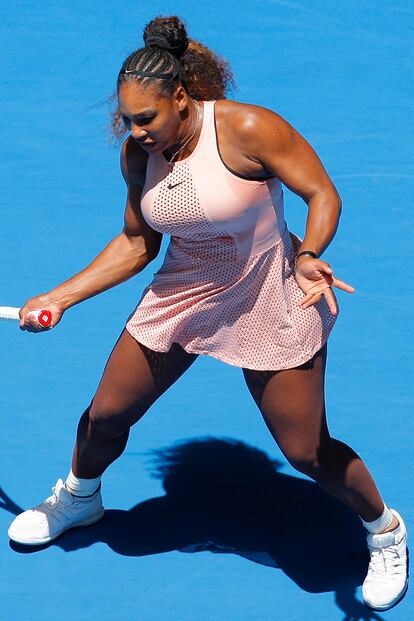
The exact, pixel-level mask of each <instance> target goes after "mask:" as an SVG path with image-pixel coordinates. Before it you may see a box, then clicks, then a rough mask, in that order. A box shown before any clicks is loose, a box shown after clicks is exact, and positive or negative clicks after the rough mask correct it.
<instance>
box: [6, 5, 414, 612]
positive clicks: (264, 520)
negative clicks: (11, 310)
mask: <svg viewBox="0 0 414 621" xmlns="http://www.w3.org/2000/svg"><path fill="white" fill-rule="evenodd" d="M157 14H163V15H169V14H178V15H180V16H181V17H183V18H184V19H185V20H186V22H187V25H188V28H189V32H190V35H191V36H192V37H193V38H195V39H199V40H201V41H202V42H204V43H205V44H207V45H209V46H210V47H211V48H213V49H214V50H216V51H218V52H220V53H221V54H222V55H223V56H225V57H226V58H227V59H228V60H229V61H230V62H231V65H232V67H233V70H234V73H235V77H236V81H237V85H238V90H237V91H235V92H234V94H233V97H234V98H235V99H238V100H240V101H244V102H251V103H257V104H260V105H263V106H266V107H269V108H271V109H273V110H275V111H277V112H278V113H280V114H281V115H282V116H284V117H285V118H286V119H287V120H288V121H290V123H292V124H293V125H294V126H295V127H296V128H297V129H298V130H299V131H300V132H301V133H302V134H303V135H304V136H305V137H306V138H307V139H308V140H309V141H310V142H311V144H312V145H313V146H314V148H315V149H316V150H317V152H318V154H319V155H320V157H321V159H322V161H323V162H324V164H325V167H326V168H327V170H328V172H329V174H330V175H331V177H332V178H333V180H334V182H335V184H336V185H337V188H338V190H339V192H340V194H341V196H342V199H343V204H344V209H343V215H342V219H341V224H340V228H339V230H338V233H337V235H336V237H335V240H334V241H333V243H332V244H331V246H330V247H329V248H328V250H327V252H326V253H325V258H326V259H327V260H328V261H329V262H330V263H331V264H332V265H333V267H334V270H335V273H336V274H337V275H338V277H340V278H343V279H344V280H345V281H346V282H349V283H350V284H352V285H353V286H355V287H356V289H357V292H356V294H355V295H353V296H351V295H347V294H345V293H342V294H341V293H339V294H338V298H339V302H340V306H341V316H340V318H339V320H338V322H337V325H336V327H335V330H334V332H333V335H332V337H331V339H330V348H329V362H328V372H327V402H328V416H329V421H330V428H331V432H332V434H333V435H334V436H335V437H338V438H340V439H342V440H343V441H345V442H347V443H348V444H350V445H351V446H352V447H353V448H354V449H355V450H356V451H357V452H359V453H360V454H361V456H362V457H363V458H364V460H365V461H366V463H367V465H368V467H369V468H370V470H371V472H372V473H373V475H374V478H375V480H376V482H377V483H378V486H379V488H380V490H381V492H382V494H383V496H384V498H385V500H386V502H387V503H388V504H389V505H390V506H391V507H395V508H397V509H398V510H399V511H400V512H401V513H402V514H403V515H404V516H405V518H406V521H407V525H408V527H409V528H411V531H413V529H414V504H413V500H412V481H413V476H414V467H413V457H412V455H413V451H412V447H413V430H414V424H413V416H412V409H413V397H412V359H413V342H414V339H413V336H414V335H413V310H412V309H413V286H412V265H413V243H414V236H413V232H412V231H413V204H412V202H413V200H412V199H413V195H414V160H413V154H412V153H413V146H412V145H413V135H414V114H413V99H414V88H413V84H414V82H413V77H414V76H413V66H414V65H413V47H412V40H413V35H414V7H413V4H412V2H408V0H400V1H399V2H398V3H394V2H386V1H385V0H376V1H375V2H374V1H370V0H364V1H362V2H357V1H356V0H349V1H348V2H341V1H340V2H337V1H334V0H312V1H311V0H309V1H307V2H304V1H301V0H291V1H280V2H277V1H271V0H269V1H266V2H264V1H263V0H262V1H258V0H251V1H250V2H248V3H247V2H246V3H243V2H235V1H234V0H231V1H229V2H224V3H221V2H218V1H217V0H212V1H210V2H208V3H207V2H195V3H188V2H183V1H182V0H176V2H174V3H173V2H155V3H130V2H125V1H124V0H117V1H116V2H115V0H108V1H105V0H104V1H103V2H97V1H96V0H93V1H91V2H80V1H79V0H69V1H68V2H46V1H45V0H38V1H29V0H17V1H16V2H13V3H3V4H2V7H1V13H0V24H1V25H0V29H1V40H2V51H1V63H0V72H1V80H2V88H1V93H0V101H1V119H2V141H1V146H0V158H1V166H0V171H1V188H2V241H1V247H0V253H1V266H2V269H1V300H0V304H1V305H10V306H20V305H22V304H23V302H24V301H25V299H26V298H28V297H30V296H33V295H36V294H38V293H41V292H44V291H47V290H49V289H50V288H52V287H53V286H55V285H56V284H58V283H59V282H62V281H63V280H65V279H66V278H68V277H69V276H71V275H72V274H74V273H75V272H77V271H79V270H80V269H81V268H82V267H83V266H85V265H86V264H87V263H88V262H89V261H90V260H91V259H92V258H93V257H94V256H95V255H96V254H97V253H98V252H99V251H100V250H101V249H102V248H103V247H104V245H106V243H107V242H108V241H109V240H110V239H111V238H112V237H113V236H115V235H116V234H117V233H118V232H119V231H120V229H121V227H122V221H123V220H122V219H123V210H124V203H125V188H124V183H123V180H122V178H121V175H120V172H119V148H115V147H114V146H112V145H111V142H110V140H109V135H108V132H107V129H106V125H107V122H108V116H107V114H108V110H107V106H106V104H105V103H103V104H102V105H99V104H101V103H102V102H105V99H106V97H107V96H108V95H110V94H111V93H112V92H113V90H114V87H115V81H116V76H117V72H118V70H119V67H120V65H121V63H122V61H123V60H124V58H125V57H126V56H127V54H128V53H129V52H130V51H132V50H134V49H136V48H137V47H140V46H141V41H142V40H141V33H142V29H143V26H144V25H145V23H147V21H149V20H150V19H151V18H152V17H154V16H155V15H157ZM305 217H306V205H305V204H304V203H303V202H302V201H301V200H300V199H299V198H298V197H296V196H294V195H293V194H291V193H290V192H288V191H286V219H287V222H288V224H289V228H290V229H291V230H292V231H294V232H296V233H298V234H302V232H303V227H304V223H305ZM166 243H167V240H164V242H163V244H164V245H163V248H164V249H165V247H166ZM162 257H163V253H161V254H160V255H159V257H158V258H157V260H156V261H155V262H154V263H152V264H150V265H149V266H148V267H147V268H146V270H145V271H144V272H143V273H141V274H139V275H138V276H137V277H135V278H134V279H132V280H131V281H129V282H128V283H125V284H123V285H121V286H119V287H117V288H115V289H113V290H111V291H109V292H107V293H105V294H103V295H101V296H100V297H98V298H95V299H92V300H89V301H87V302H85V303H84V304H82V305H80V306H77V307H74V308H73V309H72V310H70V311H69V312H68V313H67V314H66V315H65V317H64V319H63V321H62V323H61V324H60V325H59V326H58V327H57V329H56V330H54V331H52V332H50V333H46V334H29V333H22V332H20V331H19V329H18V327H17V324H13V323H11V322H2V323H1V325H0V339H1V344H2V356H1V358H0V361H1V375H0V378H1V386H0V400H1V401H0V408H1V419H2V437H3V439H2V451H1V455H0V486H1V499H0V567H1V570H0V571H1V579H0V602H1V603H0V618H1V619H5V620H7V621H15V620H16V621H29V620H30V621H40V620H42V621H44V620H45V619H49V618H55V619H59V620H60V621H67V620H69V619H70V620H72V619H79V620H89V619H100V620H101V621H115V620H118V619H139V620H140V621H159V620H160V619H166V620H168V621H176V620H178V619H179V620H180V621H183V620H186V621H187V620H188V621H190V620H191V621H213V620H214V621H218V620H221V619H229V620H231V621H254V620H260V621H271V620H275V621H276V620H278V621H279V620H282V619H283V620H286V621H287V620H288V621H302V620H306V621H314V620H315V621H316V620H318V621H373V620H375V621H377V620H380V619H384V620H385V619H390V620H391V619H398V621H408V620H409V621H411V620H412V619H413V618H414V606H413V597H412V593H410V592H409V593H408V595H407V597H406V598H405V599H404V601H403V602H401V604H400V605H399V606H397V607H396V608H394V609H393V610H391V611H389V612H387V613H384V614H376V613H373V612H370V611H369V610H368V609H366V608H365V607H364V606H363V605H362V604H361V603H360V602H361V600H360V585H361V583H362V579H363V576H364V571H365V567H366V551H365V547H364V532H363V530H362V527H361V525H360V522H359V520H358V518H357V517H355V515H354V514H353V513H352V512H351V511H350V510H348V509H347V508H345V507H344V506H343V505H341V504H340V503H339V502H337V501H335V500H333V499H332V498H330V497H329V496H327V495H326V494H325V493H324V492H322V491H320V489H319V488H318V487H317V486H316V484H315V483H313V482H312V481H311V480H310V479H307V478H306V477H305V476H301V475H300V474H299V473H298V472H296V471H295V470H293V468H291V467H290V466H289V465H288V464H287V463H286V461H285V460H284V458H283V456H282V455H281V453H280V451H279V450H278V448H277V446H276V445H275V443H274V441H273V440H272V438H271V436H270V435H269V433H268V431H267V429H266V427H265V425H264V423H263V422H262V419H261V416H260V413H259V411H258V410H257V408H256V406H255V404H254V402H253V400H252V399H251V397H250V395H249V393H248V391H247V388H246V387H245V385H244V381H243V378H242V373H241V371H240V369H238V368H236V367H232V366H230V365H226V364H224V363H222V362H219V361H217V360H215V359H213V358H209V357H207V356H203V357H200V358H199V359H198V361H197V362H196V363H195V365H194V366H193V367H192V368H191V369H190V370H189V371H188V372H187V374H186V375H184V376H183V377H182V378H181V379H180V380H179V381H178V383H177V384H176V385H175V386H174V387H173V388H172V389H171V390H170V391H169V392H168V393H166V394H165V395H164V396H163V397H162V398H161V399H160V400H159V401H158V402H157V403H156V405H154V406H153V408H152V409H151V410H150V412H149V413H148V414H147V415H146V416H145V418H144V419H143V420H142V421H141V422H140V423H139V424H138V425H137V427H136V428H135V429H134V430H133V433H132V434H131V438H130V441H129V444H128V447H127V450H126V452H125V454H124V455H123V456H122V457H121V458H120V459H119V460H118V461H117V462H116V463H115V464H114V465H113V466H112V467H111V468H110V469H109V470H108V472H107V473H106V475H105V477H104V482H103V492H104V501H105V506H106V507H107V509H108V511H107V515H106V516H105V518H104V519H103V520H102V522H100V523H99V524H97V525H95V526H92V527H88V528H85V529H79V530H74V531H71V532H68V533H67V534H65V535H63V536H61V537H60V538H59V539H58V540H57V541H56V542H54V543H53V544H51V545H49V546H45V547H43V548H23V547H19V546H17V545H16V546H12V545H11V544H10V543H9V540H8V537H7V528H8V525H9V523H10V521H11V520H12V519H13V517H14V515H15V514H16V513H18V512H20V511H21V510H22V509H25V508H28V507H30V506H33V505H34V504H37V503H38V502H40V501H41V500H43V499H44V498H45V497H46V496H48V495H49V494H50V490H51V487H52V485H54V483H55V482H56V480H57V478H58V477H65V476H66V474H67V472H68V469H69V465H70V457H71V452H72V446H73V440H74V434H75V429H76V425H77V421H78V417H79V416H80V414H81V413H82V411H83V410H84V408H85V407H86V406H87V404H88V403H89V401H90V398H91V396H92V395H93V393H94V391H95V388H96V385H97V382H98V381H99V378H100V375H101V372H102V369H103V366H104V364H105V361H106V359H107V356H108V354H109V352H110V350H111V348H112V346H113V344H114V342H115V340H116V338H117V336H118V335H119V333H120V331H121V330H122V328H123V325H124V322H125V319H126V318H127V316H128V315H129V313H130V312H131V310H132V309H133V308H134V307H135V305H136V302H137V300H138V299H139V297H140V295H141V292H142V289H143V287H144V286H145V285H146V284H147V283H148V282H149V281H150V279H151V278H152V274H153V272H155V271H156V269H158V266H159V265H160V263H161V261H162Z"/></svg>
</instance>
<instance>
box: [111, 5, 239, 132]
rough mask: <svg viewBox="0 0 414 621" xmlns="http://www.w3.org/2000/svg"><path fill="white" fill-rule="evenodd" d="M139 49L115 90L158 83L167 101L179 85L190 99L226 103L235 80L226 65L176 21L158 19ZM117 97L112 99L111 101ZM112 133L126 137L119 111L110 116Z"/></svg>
mask: <svg viewBox="0 0 414 621" xmlns="http://www.w3.org/2000/svg"><path fill="white" fill-rule="evenodd" d="M143 38H144V43H145V47H142V48H140V49H138V50H136V51H135V52H132V54H130V55H129V56H128V57H127V58H126V60H125V61H124V63H123V64H122V67H121V70H120V72H119V74H118V81H117V90H118V89H119V87H120V86H121V85H122V84H124V83H128V82H131V81H138V82H139V84H140V85H142V86H144V87H145V86H147V85H150V84H154V83H157V84H158V87H159V89H160V91H161V93H162V94H163V95H164V96H166V97H168V96H171V95H172V93H173V92H174V90H175V88H176V86H177V85H178V84H181V85H182V86H183V87H184V88H185V90H186V91H187V93H188V94H189V95H190V97H192V98H193V99H197V100H211V99H225V97H226V93H227V91H228V90H229V89H230V88H234V86H235V84H234V78H233V74H232V71H231V69H230V65H229V63H228V62H227V61H226V60H225V59H224V58H221V57H220V56H218V55H217V54H215V53H214V52H212V51H211V50H209V48H208V47H206V46H205V45H203V44H202V43H199V42H198V41H194V40H192V39H189V38H188V36H187V32H186V28H185V25H184V23H183V22H182V20H181V19H180V18H179V17H176V16H172V17H162V16H158V17H155V18H154V19H153V20H151V21H150V22H149V23H148V24H147V25H146V26H145V29H144V35H143ZM115 98H116V94H114V95H113V96H112V98H111V99H112V100H113V101H114V100H115ZM111 127H112V132H113V134H114V136H115V137H116V138H117V139H120V138H122V136H123V135H124V134H125V131H126V130H125V127H124V125H123V122H122V118H121V114H120V112H119V110H118V109H116V110H115V111H114V112H113V113H112V122H111Z"/></svg>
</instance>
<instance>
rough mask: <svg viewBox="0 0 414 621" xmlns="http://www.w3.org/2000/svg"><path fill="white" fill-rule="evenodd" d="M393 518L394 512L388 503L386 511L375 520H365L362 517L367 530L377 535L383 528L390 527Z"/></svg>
mask: <svg viewBox="0 0 414 621" xmlns="http://www.w3.org/2000/svg"><path fill="white" fill-rule="evenodd" d="M393 519H394V515H393V513H392V512H391V511H390V510H389V509H388V507H387V505H384V511H383V512H382V514H381V515H380V516H379V518H377V519H376V520H374V521H373V522H365V521H364V520H362V518H361V521H362V523H363V525H364V526H365V528H366V529H367V531H368V532H369V533H371V535H375V534H377V533H381V532H382V531H383V530H385V529H386V528H388V526H389V525H390V524H391V522H392V521H393Z"/></svg>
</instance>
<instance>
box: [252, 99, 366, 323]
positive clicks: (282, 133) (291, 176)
mask: <svg viewBox="0 0 414 621" xmlns="http://www.w3.org/2000/svg"><path fill="white" fill-rule="evenodd" d="M248 108H249V109H250V110H249V111H248V112H247V114H246V110H245V115H244V119H245V127H244V130H245V137H246V138H247V136H250V140H249V142H250V148H249V151H250V153H249V154H247V153H246V155H248V156H249V157H250V159H251V160H252V162H255V163H259V164H261V166H262V167H263V168H264V169H265V170H266V171H267V172H268V173H270V174H272V175H274V176H276V177H278V178H279V179H280V180H281V181H282V183H284V184H285V185H286V186H287V187H288V188H289V189H290V190H292V191H293V192H294V193H295V194H298V195H299V196H300V197H301V198H302V199H303V200H304V201H305V203H306V204H307V206H308V217H307V222H306V233H305V237H304V239H303V243H302V245H301V247H300V249H299V253H300V252H301V251H303V250H311V251H312V252H314V253H315V254H316V255H317V256H318V257H319V256H320V255H321V254H322V253H323V251H324V250H325V249H326V247H327V246H328V245H329V243H330V242H331V240H332V238H333V237H334V235H335V232H336V229H337V227H338V221H339V216H340V213H341V207H342V205H341V199H340V197H339V194H338V192H337V191H336V188H335V186H334V184H333V183H332V181H331V179H330V178H329V176H328V174H327V172H326V170H325V169H324V167H323V165H322V162H321V161H320V159H319V157H318V156H317V154H316V153H315V151H314V149H313V148H312V147H311V146H310V144H309V143H308V142H307V141H306V140H305V139H304V138H303V137H302V136H301V135H300V134H299V133H298V132H297V131H296V130H295V129H294V128H293V127H292V126H291V125H290V124H289V123H288V122H287V121H285V120H284V119H283V118H282V117H281V116H279V115H278V114H275V113H274V112H272V111H270V110H267V109H265V108H259V107H256V106H248ZM243 133H244V132H243ZM295 275H296V280H297V282H298V284H299V286H300V287H301V289H302V290H303V292H304V293H305V296H304V297H303V298H302V300H301V302H300V304H301V306H302V308H307V307H308V306H311V305H313V304H315V303H316V302H318V301H319V299H320V298H321V296H322V295H324V296H325V298H326V301H327V303H328V305H329V309H330V311H331V312H332V313H333V314H337V312H338V307H337V303H336V299H335V296H334V294H333V291H332V287H337V288H338V289H342V290H343V291H347V292H349V293H353V292H354V288H353V287H351V286H350V285H348V284H346V283H344V282H343V281H341V280H339V279H338V278H336V277H335V276H334V275H333V271H332V269H331V267H330V265H329V264H328V263H326V261H322V260H321V259H314V258H312V257H310V256H306V255H303V256H301V257H299V259H298V260H297V262H296V273H295Z"/></svg>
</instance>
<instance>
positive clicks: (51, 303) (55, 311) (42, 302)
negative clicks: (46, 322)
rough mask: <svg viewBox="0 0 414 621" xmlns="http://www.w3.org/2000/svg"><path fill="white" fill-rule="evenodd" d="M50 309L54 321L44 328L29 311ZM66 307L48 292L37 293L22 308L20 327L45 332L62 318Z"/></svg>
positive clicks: (29, 330) (30, 330)
mask: <svg viewBox="0 0 414 621" xmlns="http://www.w3.org/2000/svg"><path fill="white" fill-rule="evenodd" d="M40 310H48V311H50V312H51V314H52V322H51V324H50V326H48V327H47V328H44V327H43V326H41V325H40V323H39V322H38V321H37V319H36V318H35V317H34V316H33V315H32V316H30V315H29V313H30V312H32V311H40ZM64 312H65V309H64V308H63V307H62V306H60V305H59V304H58V303H57V302H56V300H54V299H53V298H52V296H51V295H50V294H48V293H43V294H42V295H37V296H36V297H34V298H30V299H29V300H27V301H26V302H25V303H24V304H23V306H22V307H21V309H20V312H19V317H20V324H19V325H20V329H21V330H26V331H27V332H44V331H46V330H51V329H52V328H54V327H55V326H56V325H57V324H58V323H59V321H60V320H61V318H62V315H63V313H64Z"/></svg>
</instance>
